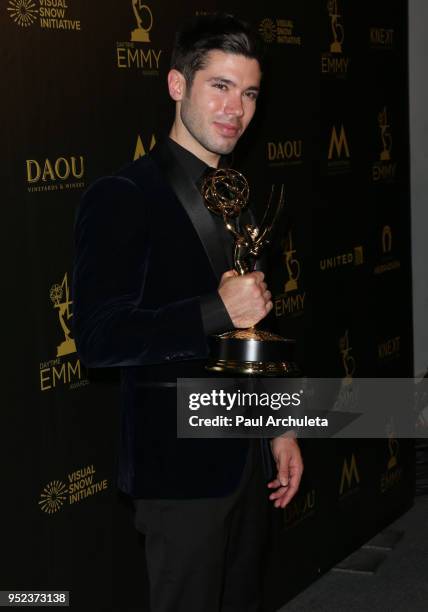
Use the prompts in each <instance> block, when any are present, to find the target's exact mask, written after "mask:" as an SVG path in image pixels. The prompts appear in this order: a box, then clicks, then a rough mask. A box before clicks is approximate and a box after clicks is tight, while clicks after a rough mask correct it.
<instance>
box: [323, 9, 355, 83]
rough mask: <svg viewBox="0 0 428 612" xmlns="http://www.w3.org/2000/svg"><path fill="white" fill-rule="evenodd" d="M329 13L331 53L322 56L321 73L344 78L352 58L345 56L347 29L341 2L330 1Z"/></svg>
mask: <svg viewBox="0 0 428 612" xmlns="http://www.w3.org/2000/svg"><path fill="white" fill-rule="evenodd" d="M327 12H328V16H329V20H330V31H331V36H330V46H329V51H328V52H326V53H323V54H322V55H321V72H322V73H323V74H330V75H333V76H335V77H341V78H343V77H345V76H346V74H347V72H348V67H349V62H350V58H349V57H347V56H345V55H343V41H344V40H345V28H344V25H343V18H342V14H341V12H340V7H339V0H328V2H327Z"/></svg>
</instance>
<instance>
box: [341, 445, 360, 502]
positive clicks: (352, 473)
mask: <svg viewBox="0 0 428 612" xmlns="http://www.w3.org/2000/svg"><path fill="white" fill-rule="evenodd" d="M353 481H355V483H356V484H359V482H360V476H359V474H358V469H357V462H356V460H355V455H354V453H352V456H351V462H350V463H349V464H348V462H347V460H346V457H345V460H344V462H343V468H342V478H341V480H340V490H339V494H340V495H342V493H343V490H344V488H345V483H346V485H347V488H348V489H350V488H351V486H352V483H353Z"/></svg>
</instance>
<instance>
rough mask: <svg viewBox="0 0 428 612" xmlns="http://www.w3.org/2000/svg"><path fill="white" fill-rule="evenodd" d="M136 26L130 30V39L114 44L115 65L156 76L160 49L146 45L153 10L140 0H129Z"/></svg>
mask: <svg viewBox="0 0 428 612" xmlns="http://www.w3.org/2000/svg"><path fill="white" fill-rule="evenodd" d="M130 3H131V9H132V13H133V16H134V19H135V22H136V26H137V27H136V28H134V29H133V30H131V33H130V41H126V42H118V43H117V44H116V65H117V67H118V68H121V69H135V68H136V69H139V70H142V72H143V74H144V75H149V76H158V74H159V66H160V57H161V55H162V50H161V49H154V48H152V47H147V45H149V44H150V43H151V31H152V29H153V25H154V16H153V12H152V10H151V8H150V6H149V5H148V4H143V2H142V0H131V2H130Z"/></svg>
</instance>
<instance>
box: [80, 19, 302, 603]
mask: <svg viewBox="0 0 428 612" xmlns="http://www.w3.org/2000/svg"><path fill="white" fill-rule="evenodd" d="M260 80H261V68H260V58H259V52H258V47H257V42H256V40H255V39H254V38H253V36H252V34H251V32H250V30H249V29H248V27H247V26H246V25H245V24H243V23H241V22H240V21H238V20H236V19H235V18H233V17H230V16H224V15H223V16H222V15H219V16H211V17H203V18H199V19H196V20H194V21H193V22H192V23H191V24H190V25H189V26H188V27H186V28H184V29H183V30H182V31H181V32H180V33H179V34H178V35H177V40H176V44H175V48H174V52H173V57H172V68H171V70H170V72H169V74H168V89H169V94H170V96H171V98H172V99H173V100H174V102H175V109H176V112H175V120H174V123H173V125H172V128H171V131H170V135H169V138H168V139H166V140H165V142H163V143H161V144H160V145H158V146H157V147H156V148H155V149H154V150H153V152H152V153H151V154H150V155H149V156H146V157H144V158H142V159H140V160H138V161H136V162H134V163H133V164H131V165H130V166H128V167H126V168H125V169H123V170H121V171H120V172H119V173H118V174H117V175H116V176H114V177H106V178H103V179H101V180H99V181H97V182H96V183H95V184H94V185H93V186H92V187H91V188H90V189H89V190H88V191H87V192H86V194H85V196H84V199H83V202H82V206H81V208H80V211H79V214H78V218H77V222H76V266H75V276H74V300H75V302H74V304H75V308H74V331H75V337H76V340H77V343H78V349H79V352H80V355H81V357H82V359H83V361H84V362H85V363H86V365H87V366H89V367H106V366H116V367H121V380H122V383H121V384H122V387H121V388H122V428H121V451H120V458H119V487H120V488H121V490H123V491H124V492H125V493H127V494H129V495H131V496H132V497H133V498H134V499H135V507H136V526H137V529H139V530H140V531H141V532H143V533H144V534H145V536H146V557H147V565H148V571H149V578H150V599H151V607H152V612H167V611H170V612H172V611H174V612H181V611H183V612H184V611H186V612H219V611H220V610H221V611H222V612H226V611H229V612H232V611H233V612H240V611H242V612H244V611H245V612H251V611H253V610H254V611H255V610H258V609H259V603H260V581H261V560H262V547H263V540H264V533H263V526H264V512H265V507H266V500H267V498H268V496H269V498H270V499H271V500H272V501H273V503H274V505H275V507H281V508H284V507H285V505H286V504H287V503H288V502H289V501H290V499H291V498H292V496H293V495H294V494H295V492H296V490H297V488H298V485H299V481H300V477H301V473H302V461H301V456H300V452H299V448H298V445H297V443H296V441H295V440H294V439H293V438H292V437H281V438H276V439H274V440H273V441H272V442H271V447H272V453H273V457H274V459H275V462H276V466H277V474H276V476H275V477H274V478H273V479H272V480H271V482H269V483H266V479H265V477H264V476H263V473H262V470H261V463H262V460H261V450H260V449H261V445H260V441H259V440H256V441H255V442H254V441H252V442H251V444H250V443H249V441H248V440H243V439H236V440H235V439H227V440H226V439H219V440H216V439H209V440H204V439H192V440H188V439H177V435H176V387H175V385H176V380H177V378H179V377H206V376H207V374H206V371H205V370H204V364H205V362H206V358H207V355H208V349H207V336H209V335H210V334H212V333H218V332H223V331H226V330H230V329H233V328H245V327H249V326H251V325H255V324H257V323H258V322H259V321H261V320H262V319H263V318H264V317H265V316H266V315H267V314H268V312H269V311H270V310H271V309H272V301H271V294H270V292H269V291H268V289H267V287H266V284H265V282H264V275H263V273H262V272H261V271H255V272H251V273H249V274H246V275H244V276H238V275H237V274H236V272H234V271H233V270H232V265H233V264H232V258H231V253H232V240H231V237H230V235H229V234H228V232H227V230H226V229H225V228H224V226H223V223H222V221H221V219H218V218H216V217H214V216H213V215H212V214H211V213H210V212H209V211H208V210H207V208H206V207H205V205H204V202H203V200H202V197H201V195H200V191H199V187H200V183H201V181H202V179H203V175H204V173H205V172H206V171H207V170H208V168H216V167H218V165H219V164H220V163H224V156H226V155H228V154H229V153H231V152H232V151H233V149H234V147H235V145H236V143H237V141H238V140H239V138H240V137H241V135H242V134H243V133H244V131H245V130H246V128H247V126H248V125H249V123H250V121H251V119H252V117H253V115H254V112H255V109H256V100H257V96H258V93H259V88H260ZM266 487H268V488H270V489H271V491H267V490H266ZM269 493H270V495H269Z"/></svg>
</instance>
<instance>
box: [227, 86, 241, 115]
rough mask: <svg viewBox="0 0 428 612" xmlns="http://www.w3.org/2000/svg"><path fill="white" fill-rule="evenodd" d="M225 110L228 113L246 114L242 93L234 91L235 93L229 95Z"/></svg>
mask: <svg viewBox="0 0 428 612" xmlns="http://www.w3.org/2000/svg"><path fill="white" fill-rule="evenodd" d="M224 110H225V112H226V114H228V115H233V116H234V117H242V116H243V114H244V105H243V103H242V97H241V94H237V93H235V92H234V93H233V95H231V96H228V98H227V100H226V105H225V109H224Z"/></svg>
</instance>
